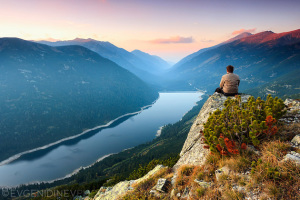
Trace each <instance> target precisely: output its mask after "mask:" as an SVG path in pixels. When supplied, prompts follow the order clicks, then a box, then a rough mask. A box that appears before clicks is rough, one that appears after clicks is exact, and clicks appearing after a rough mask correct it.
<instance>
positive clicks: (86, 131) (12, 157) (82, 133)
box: [0, 96, 160, 166]
mask: <svg viewBox="0 0 300 200" xmlns="http://www.w3.org/2000/svg"><path fill="white" fill-rule="evenodd" d="M159 98H160V96H158V98H157V99H155V100H154V101H153V102H152V103H151V104H149V105H146V106H143V107H141V109H140V110H139V111H136V112H132V113H126V114H124V115H121V116H119V117H117V118H115V119H113V120H111V121H109V122H108V123H106V124H104V125H99V126H96V127H94V128H91V129H87V130H85V131H83V132H81V133H79V134H77V135H74V136H70V137H66V138H63V139H60V140H58V141H56V142H52V143H50V144H47V145H44V146H41V147H37V148H34V149H31V150H27V151H23V152H21V153H18V154H15V155H13V156H10V157H9V158H8V159H5V160H3V161H1V162H0V166H2V165H6V164H9V163H11V162H13V161H15V160H17V159H18V158H20V157H21V156H23V155H26V154H29V153H33V152H36V151H39V150H44V149H47V148H49V147H52V146H54V145H57V144H60V143H62V142H65V141H68V140H72V139H75V138H78V137H80V136H82V135H85V134H87V133H89V132H90V131H94V130H97V129H99V128H106V127H108V126H110V125H111V124H112V123H114V122H115V121H117V120H119V119H121V118H123V117H127V116H131V115H136V114H139V113H141V112H142V111H143V110H145V109H147V108H149V107H151V106H153V105H154V104H155V103H156V102H157V101H158V99H159Z"/></svg>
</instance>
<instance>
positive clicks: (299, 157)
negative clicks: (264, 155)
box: [282, 151, 300, 165]
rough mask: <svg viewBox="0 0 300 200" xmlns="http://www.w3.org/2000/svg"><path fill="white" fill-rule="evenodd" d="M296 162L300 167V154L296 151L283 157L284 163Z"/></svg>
mask: <svg viewBox="0 0 300 200" xmlns="http://www.w3.org/2000/svg"><path fill="white" fill-rule="evenodd" d="M285 161H294V162H295V163H296V164H297V165H300V154H299V153H296V152H295V151H291V152H290V153H288V154H286V155H285V156H284V157H283V160H282V162H285Z"/></svg>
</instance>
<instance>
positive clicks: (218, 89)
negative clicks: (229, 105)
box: [215, 87, 224, 94]
mask: <svg viewBox="0 0 300 200" xmlns="http://www.w3.org/2000/svg"><path fill="white" fill-rule="evenodd" d="M215 92H217V93H220V94H224V92H223V90H222V89H221V88H219V87H218V88H217V89H216V91H215Z"/></svg>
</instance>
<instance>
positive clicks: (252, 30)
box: [232, 28, 256, 35]
mask: <svg viewBox="0 0 300 200" xmlns="http://www.w3.org/2000/svg"><path fill="white" fill-rule="evenodd" d="M255 31H256V28H252V29H243V28H242V29H240V30H236V31H233V32H232V35H237V34H240V33H244V32H248V33H254V32H255Z"/></svg>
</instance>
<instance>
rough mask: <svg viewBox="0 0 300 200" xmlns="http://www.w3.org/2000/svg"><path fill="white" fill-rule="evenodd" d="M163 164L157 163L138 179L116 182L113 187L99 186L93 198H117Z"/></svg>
mask: <svg viewBox="0 0 300 200" xmlns="http://www.w3.org/2000/svg"><path fill="white" fill-rule="evenodd" d="M163 168H164V166H163V165H157V166H156V167H155V168H154V169H153V170H151V171H150V172H148V173H147V174H146V175H145V176H143V177H142V178H140V179H137V180H131V181H122V182H120V183H118V184H116V185H115V186H114V187H108V188H105V187H101V188H100V190H99V191H98V193H97V194H96V195H95V197H94V199H93V200H114V199H118V197H120V196H122V195H124V194H125V193H126V192H127V191H130V190H132V189H133V185H134V184H139V183H141V182H143V181H145V180H147V179H149V178H150V177H152V176H153V175H154V174H156V173H157V172H159V171H160V170H161V169H163Z"/></svg>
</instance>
